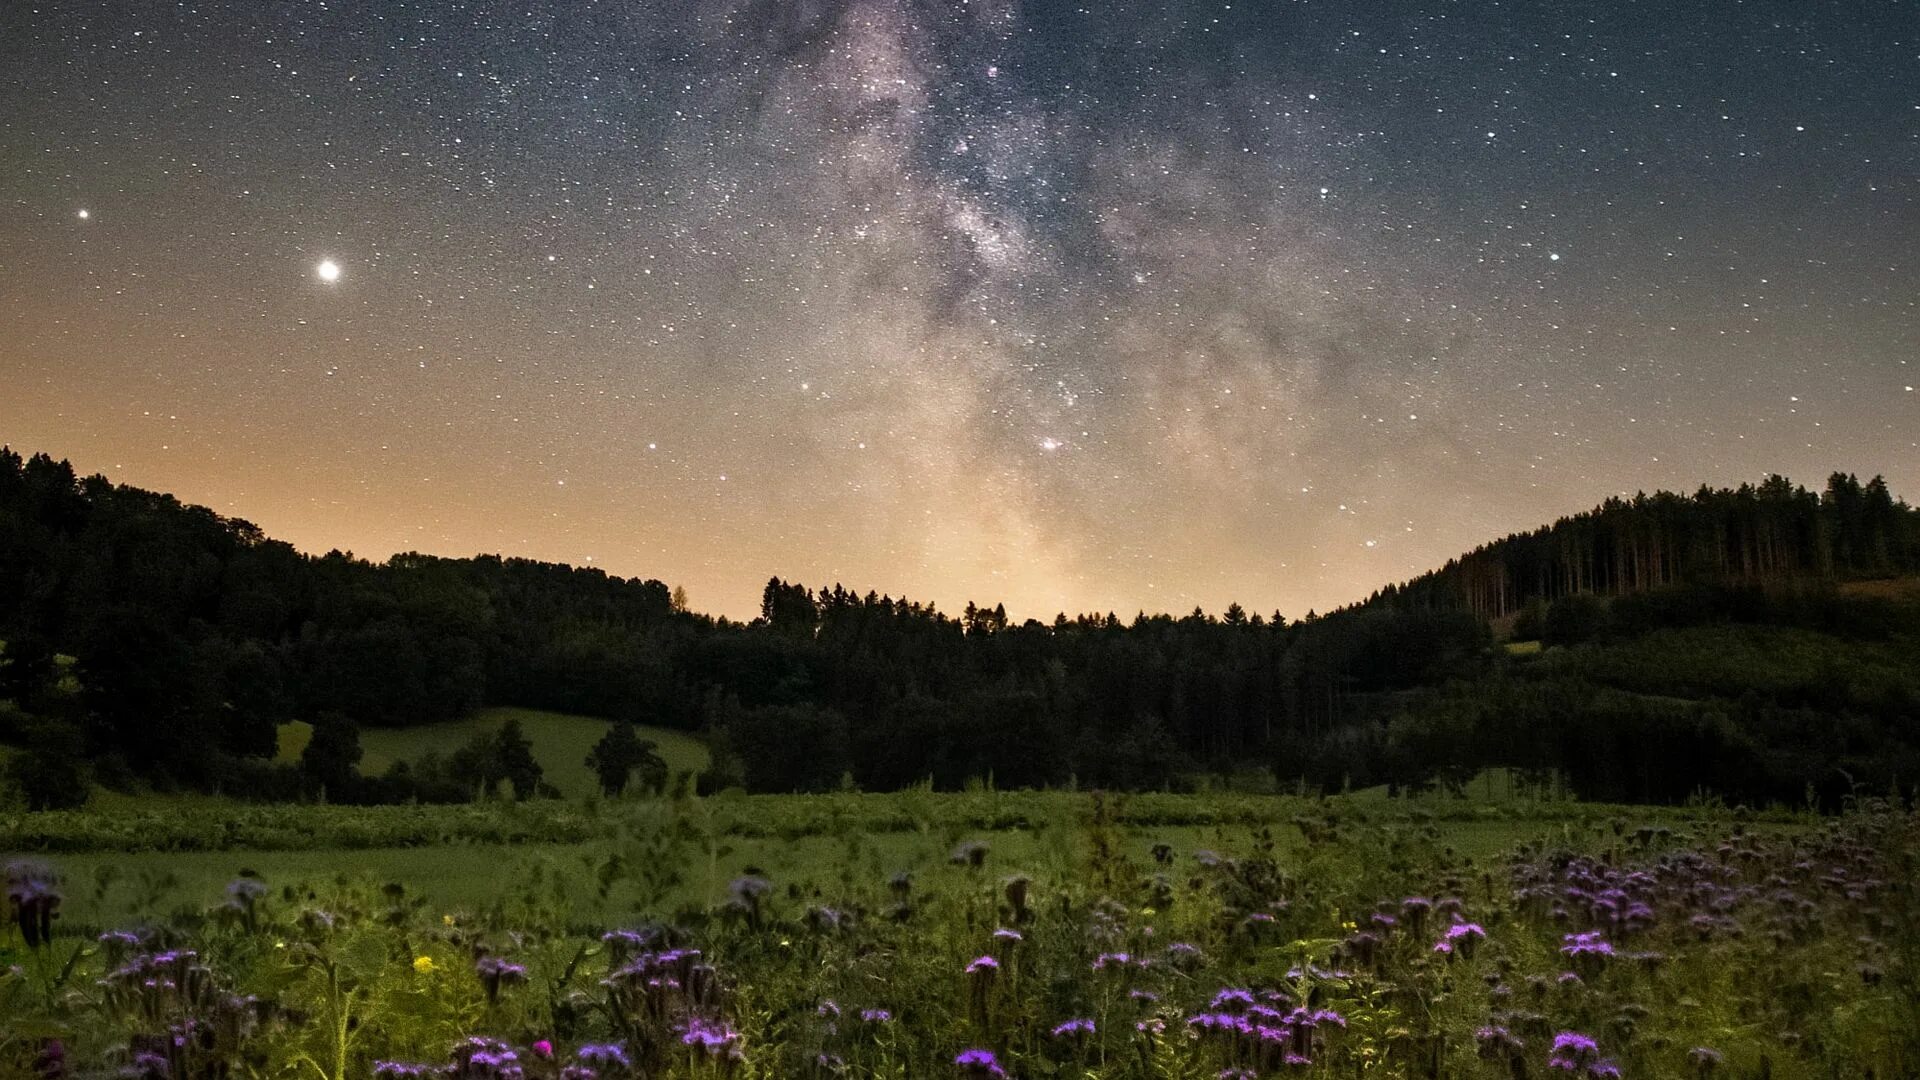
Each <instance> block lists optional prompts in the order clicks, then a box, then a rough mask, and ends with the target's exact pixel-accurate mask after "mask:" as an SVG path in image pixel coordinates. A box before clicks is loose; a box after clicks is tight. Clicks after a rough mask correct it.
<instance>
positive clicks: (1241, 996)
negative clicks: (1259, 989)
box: [1208, 986, 1253, 1012]
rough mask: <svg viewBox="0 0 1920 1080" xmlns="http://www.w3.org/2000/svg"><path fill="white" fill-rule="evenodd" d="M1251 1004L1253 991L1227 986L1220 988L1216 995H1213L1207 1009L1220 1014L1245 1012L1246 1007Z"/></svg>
mask: <svg viewBox="0 0 1920 1080" xmlns="http://www.w3.org/2000/svg"><path fill="white" fill-rule="evenodd" d="M1252 1004H1253V991H1251V990H1243V989H1241V988H1239V987H1235V986H1229V987H1224V988H1222V989H1221V990H1220V991H1219V992H1218V993H1216V994H1214V995H1213V1001H1212V1002H1211V1003H1210V1004H1209V1006H1208V1007H1209V1008H1213V1009H1218V1010H1220V1011H1222V1012H1245V1011H1246V1010H1247V1007H1248V1006H1250V1005H1252Z"/></svg>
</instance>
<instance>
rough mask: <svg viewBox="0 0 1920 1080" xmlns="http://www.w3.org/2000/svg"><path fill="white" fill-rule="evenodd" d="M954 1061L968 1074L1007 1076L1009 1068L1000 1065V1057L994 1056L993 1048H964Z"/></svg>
mask: <svg viewBox="0 0 1920 1080" xmlns="http://www.w3.org/2000/svg"><path fill="white" fill-rule="evenodd" d="M953 1063H954V1064H955V1065H958V1066H959V1067H960V1071H961V1072H962V1073H964V1074H966V1075H967V1076H991V1077H995V1078H1000V1077H1005V1076H1006V1075H1007V1070H1005V1069H1003V1068H1001V1067H1000V1059H999V1058H997V1057H994V1056H993V1051H991V1050H962V1051H960V1054H959V1056H958V1057H955V1058H954V1059H953Z"/></svg>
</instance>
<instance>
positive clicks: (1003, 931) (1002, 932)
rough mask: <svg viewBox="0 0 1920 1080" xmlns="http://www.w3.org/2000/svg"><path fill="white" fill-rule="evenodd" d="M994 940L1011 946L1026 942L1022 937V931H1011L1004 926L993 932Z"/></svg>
mask: <svg viewBox="0 0 1920 1080" xmlns="http://www.w3.org/2000/svg"><path fill="white" fill-rule="evenodd" d="M993 939H994V940H995V941H1004V942H1006V943H1007V944H1009V945H1018V944H1020V943H1021V942H1022V941H1025V940H1026V939H1025V938H1023V937H1021V936H1020V931H1018V930H1009V929H1007V928H1006V927H1004V926H1003V927H1001V928H1000V929H998V930H995V931H994V932H993Z"/></svg>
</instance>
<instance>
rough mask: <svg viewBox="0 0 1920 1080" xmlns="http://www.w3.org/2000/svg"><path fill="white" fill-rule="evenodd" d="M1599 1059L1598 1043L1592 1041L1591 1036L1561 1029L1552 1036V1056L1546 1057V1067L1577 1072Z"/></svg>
mask: <svg viewBox="0 0 1920 1080" xmlns="http://www.w3.org/2000/svg"><path fill="white" fill-rule="evenodd" d="M1599 1059H1600V1044H1599V1043H1596V1042H1594V1041H1593V1037H1592V1036H1590V1035H1582V1034H1581V1033H1579V1032H1577V1031H1562V1032H1560V1033H1559V1034H1557V1035H1555V1036H1554V1037H1553V1056H1552V1057H1549V1058H1548V1059H1547V1067H1548V1068H1550V1069H1564V1070H1565V1071H1567V1072H1578V1071H1580V1070H1581V1069H1583V1068H1586V1067H1587V1066H1590V1065H1592V1064H1594V1063H1595V1062H1597V1061H1598V1060H1599Z"/></svg>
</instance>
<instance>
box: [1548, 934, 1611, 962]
mask: <svg viewBox="0 0 1920 1080" xmlns="http://www.w3.org/2000/svg"><path fill="white" fill-rule="evenodd" d="M1560 941H1561V945H1560V951H1561V952H1562V953H1564V954H1566V955H1568V956H1612V955H1613V944H1612V943H1611V942H1609V941H1608V940H1607V939H1606V938H1605V937H1604V936H1602V935H1601V933H1600V931H1598V930H1589V931H1587V932H1586V933H1583V934H1567V935H1565V936H1564V937H1562V938H1561V939H1560Z"/></svg>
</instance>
